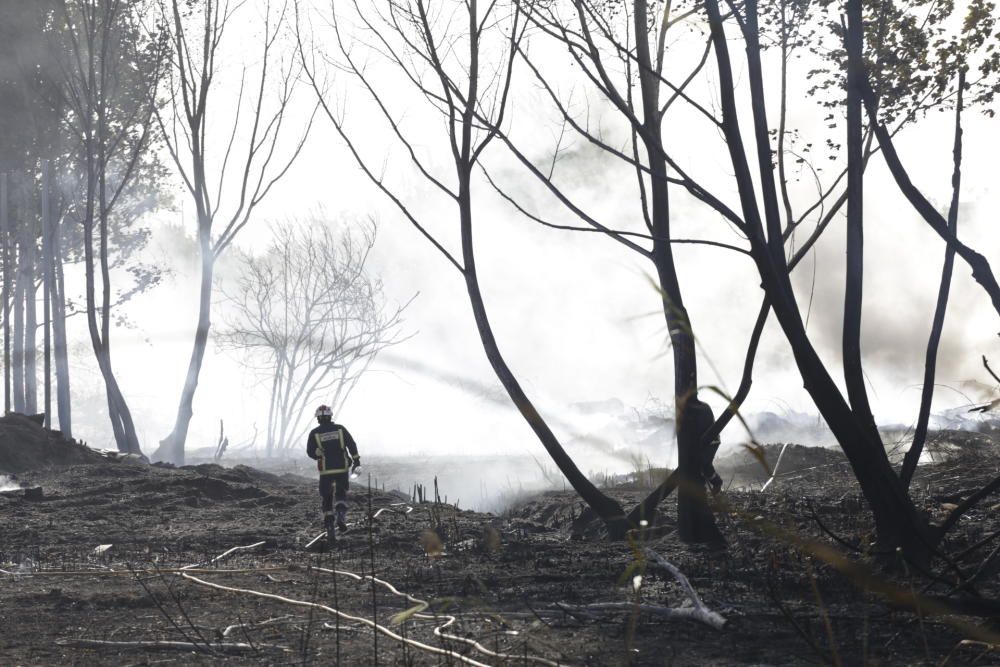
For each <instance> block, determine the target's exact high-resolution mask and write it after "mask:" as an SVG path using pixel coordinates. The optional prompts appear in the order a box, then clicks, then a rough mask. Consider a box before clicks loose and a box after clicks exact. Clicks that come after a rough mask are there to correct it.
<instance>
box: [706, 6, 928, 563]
mask: <svg viewBox="0 0 1000 667" xmlns="http://www.w3.org/2000/svg"><path fill="white" fill-rule="evenodd" d="M704 5H705V9H706V12H707V14H708V17H709V22H710V27H711V31H712V40H713V44H714V47H715V54H716V61H717V63H718V70H719V90H720V94H721V107H722V114H723V120H722V129H723V133H724V135H725V137H726V142H727V146H728V149H729V153H730V158H731V162H732V166H733V169H734V171H735V177H736V183H737V188H738V190H739V196H740V202H741V207H742V209H743V215H744V219H745V221H746V223H747V226H748V230H749V231H750V233H749V234H748V237H749V240H750V244H751V255H752V257H753V260H754V263H755V265H756V267H757V271H758V273H759V275H760V277H761V281H762V285H763V287H764V290H765V293H766V294H767V297H768V300H769V301H770V302H771V304H772V307H773V309H774V313H775V317H776V318H777V320H778V322H779V324H780V326H781V328H782V331H783V332H784V334H785V337H786V339H787V340H788V342H789V345H790V346H791V348H792V353H793V355H794V358H795V363H796V366H797V368H798V370H799V373H800V375H801V376H802V380H803V385H804V387H805V389H806V391H807V392H808V393H809V395H810V397H811V398H812V399H813V402H814V403H815V404H816V407H817V409H818V410H819V412H820V414H821V415H822V417H823V419H824V420H825V421H826V423H827V424H828V426H829V427H830V430H831V431H832V432H833V434H834V437H836V438H837V441H838V443H839V444H840V446H841V448H842V449H843V451H844V453H845V455H846V456H847V459H848V461H849V462H850V464H851V468H852V470H853V472H854V475H855V477H856V478H857V480H858V483H859V485H860V487H861V491H862V493H863V494H864V496H865V499H866V500H867V502H868V504H869V507H870V508H871V510H872V513H873V515H874V518H875V527H876V533H877V536H878V542H879V545H880V547H882V548H883V549H885V550H887V551H892V550H894V549H895V548H897V547H898V548H901V549H902V550H903V552H904V554H905V555H906V556H907V557H909V558H912V559H915V560H919V561H924V560H926V559H927V558H928V556H929V551H930V548H929V546H928V544H929V542H928V540H927V535H928V531H927V527H926V524H925V523H924V522H923V521H921V520H920V518H919V517H918V516H917V513H916V509H915V508H914V506H913V503H912V502H911V501H910V498H909V496H908V495H907V494H906V490H905V489H904V488H903V485H902V484H901V482H900V480H899V477H898V476H897V475H896V474H895V472H894V470H893V469H892V466H891V464H890V462H889V458H888V455H887V454H886V451H885V449H884V448H883V447H882V446H881V443H879V442H878V441H874V440H872V437H871V432H870V430H869V429H868V428H867V427H866V426H865V425H864V424H863V422H862V421H861V420H860V419H859V418H858V415H857V414H855V412H854V411H853V410H852V409H851V406H850V405H848V403H847V401H845V400H844V397H843V396H842V395H841V393H840V390H839V389H838V388H837V385H836V383H835V382H834V381H833V378H832V377H831V376H830V374H829V372H828V371H827V369H826V367H825V365H824V364H823V362H822V360H821V359H820V357H819V355H818V354H817V353H816V350H815V348H814V347H813V345H812V342H811V341H810V340H809V338H808V336H807V335H806V332H805V326H804V324H803V322H802V317H801V315H800V313H799V308H798V304H797V303H796V300H795V295H794V292H793V291H792V287H791V281H790V279H789V274H788V266H787V263H786V261H785V258H784V254H783V250H782V254H781V255H780V256H778V255H777V254H776V253H775V252H774V251H773V249H772V248H769V246H768V242H767V240H765V233H764V225H763V221H762V218H761V215H760V211H759V209H758V207H757V198H756V192H755V189H754V182H753V178H752V176H751V173H750V168H749V163H748V159H747V152H746V149H745V147H744V144H743V139H742V135H741V132H740V127H739V119H738V116H737V111H736V102H735V82H734V78H733V72H732V66H731V62H730V57H729V48H728V44H727V42H726V35H725V31H724V28H723V22H722V16H721V13H720V11H719V5H718V2H717V0H705V3H704ZM749 25H750V21H749V20H748V26H749ZM751 35H756V30H755V27H754V28H752V29H748V30H747V31H745V36H746V38H747V40H748V49H747V53H748V58H749V61H750V63H751V67H750V68H749V73H750V78H751V79H752V80H753V79H755V78H758V77H759V67H754V66H753V63H754V61H755V60H756V61H757V64H758V65H759V48H754V44H753V41H751V40H754V39H755V37H751ZM761 83H762V82H759V81H758V82H753V81H752V82H751V87H752V88H758V89H760V88H762V86H761ZM755 102H756V103H755V109H754V111H755V114H754V115H755V117H756V118H758V119H759V113H760V109H759V108H758V107H759V105H760V103H761V102H762V100H759V99H758V100H755ZM757 122H758V124H759V120H758V121H757ZM759 134H760V132H759V131H758V135H759ZM758 138H759V137H758ZM759 143H760V142H759V141H758V144H759ZM768 145H769V144H768V143H766V142H765V143H764V144H763V146H761V145H758V151H761V150H763V151H767V149H768ZM769 166H770V163H769V161H768V167H769ZM761 167H762V174H761V180H762V182H763V183H764V189H765V195H766V193H767V191H768V189H769V188H768V185H767V181H768V178H769V175H770V172H769V171H764V170H763V164H762V165H761ZM771 185H773V180H772V181H771ZM774 199H775V205H774V208H775V210H776V208H777V207H776V196H775V198H774ZM764 200H765V205H766V207H767V211H770V209H771V205H770V204H769V201H770V197H769V196H765V198H764ZM771 226H772V227H773V224H772V225H771Z"/></svg>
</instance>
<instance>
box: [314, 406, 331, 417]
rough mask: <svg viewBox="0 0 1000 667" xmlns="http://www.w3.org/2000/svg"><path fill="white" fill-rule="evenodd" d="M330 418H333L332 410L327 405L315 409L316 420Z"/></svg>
mask: <svg viewBox="0 0 1000 667" xmlns="http://www.w3.org/2000/svg"><path fill="white" fill-rule="evenodd" d="M321 417H330V418H331V419H332V418H333V409H332V408H330V406H329V405H321V406H319V407H318V408H316V418H317V419H319V418H321Z"/></svg>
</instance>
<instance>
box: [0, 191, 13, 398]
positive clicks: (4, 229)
mask: <svg viewBox="0 0 1000 667" xmlns="http://www.w3.org/2000/svg"><path fill="white" fill-rule="evenodd" d="M7 206H8V193H7V174H6V173H3V174H0V244H2V252H3V255H2V257H0V261H3V297H2V298H3V408H4V414H7V413H8V412H10V402H11V386H10V366H11V357H10V298H11V293H10V281H11V275H12V274H11V271H10V262H11V259H12V257H11V255H12V253H11V247H10V246H11V238H10V217H9V214H10V212H9V210H8V208H7Z"/></svg>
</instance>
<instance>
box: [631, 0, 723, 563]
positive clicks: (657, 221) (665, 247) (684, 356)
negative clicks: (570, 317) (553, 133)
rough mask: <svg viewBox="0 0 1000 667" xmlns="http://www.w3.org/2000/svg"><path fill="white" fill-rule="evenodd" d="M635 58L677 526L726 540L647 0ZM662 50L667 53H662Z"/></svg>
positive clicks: (693, 536)
mask: <svg viewBox="0 0 1000 667" xmlns="http://www.w3.org/2000/svg"><path fill="white" fill-rule="evenodd" d="M633 19H634V31H635V36H636V38H635V39H636V60H637V65H638V70H639V89H640V95H641V98H642V128H641V131H640V132H639V136H640V138H641V140H642V142H643V145H644V148H645V150H646V155H647V158H648V160H649V166H650V214H649V218H650V223H651V226H652V231H653V237H654V241H653V251H652V260H653V264H654V266H655V267H656V274H657V279H658V281H659V283H660V296H661V302H662V304H661V305H662V308H663V315H664V319H665V320H666V324H667V330H668V332H669V334H670V342H671V350H672V352H673V361H674V415H675V418H676V424H677V428H676V437H677V459H678V460H677V479H678V487H677V488H678V492H677V526H678V535H679V536H680V538H681V539H682V540H684V541H686V542H713V543H720V542H722V541H723V539H722V534H721V533H719V530H718V528H717V527H716V525H715V518H714V516H713V515H712V512H711V510H710V509H709V506H708V497H707V494H706V492H705V479H704V476H703V470H704V469H705V463H706V461H705V452H704V451H703V449H702V447H701V436H702V432H701V431H702V429H700V428H699V427H700V421H699V420H696V419H689V418H688V409H687V408H688V406H689V405H691V404H694V402H696V401H697V400H698V360H697V356H696V351H695V343H694V341H695V338H694V329H693V327H692V325H691V318H690V317H689V316H688V312H687V309H686V308H685V307H684V298H683V295H682V293H681V287H680V280H679V279H678V276H677V268H676V266H675V264H674V254H673V249H672V246H671V243H670V233H671V230H670V193H669V190H668V184H667V164H666V156H665V151H664V150H663V145H662V141H663V139H662V136H663V135H662V116H661V114H660V99H659V93H660V86H661V83H660V80H659V77H658V76H657V74H656V69H655V64H654V62H653V56H652V49H651V48H650V44H649V25H648V24H649V17H648V13H647V3H646V0H636V1H635V3H634V12H633ZM661 56H662V54H661Z"/></svg>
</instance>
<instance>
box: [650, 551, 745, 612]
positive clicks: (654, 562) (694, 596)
mask: <svg viewBox="0 0 1000 667" xmlns="http://www.w3.org/2000/svg"><path fill="white" fill-rule="evenodd" d="M642 551H643V554H645V556H646V559H647V561H648V563H649V565H651V566H652V567H653V568H654V569H660V570H665V571H667V572H668V573H669V574H670V575H671V576H672V577H673V578H674V579H675V580H676V581H677V583H678V584H680V586H681V589H683V591H684V594H685V595H687V597H688V599H689V600H690V601H691V604H692V605H693V607H692V609H693V611H694V612H696V613H694V614H691V615H690V617H691V618H693V619H694V620H697V621H700V622H701V623H704V624H705V625H708V626H711V627H713V628H715V629H716V630H721V629H722V626H724V625H725V624H726V619H725V618H723V617H722V616H721V615H719V614H717V613H716V612H714V611H712V610H711V609H709V608H708V606H707V605H706V604H705V603H704V602H702V601H701V598H700V597H699V596H698V592H697V591H695V590H694V586H692V585H691V582H690V581H688V578H687V577H686V576H684V573H683V572H681V571H680V570H679V569H677V566H675V565H674V564H673V563H671V562H670V561H668V560H667V559H666V558H664V557H663V556H661V555H660V554H658V553H656V552H655V551H653V550H652V549H650V548H648V547H647V548H645V549H643V550H642ZM686 609H688V607H681V608H679V609H677V611H684V610H686Z"/></svg>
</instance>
